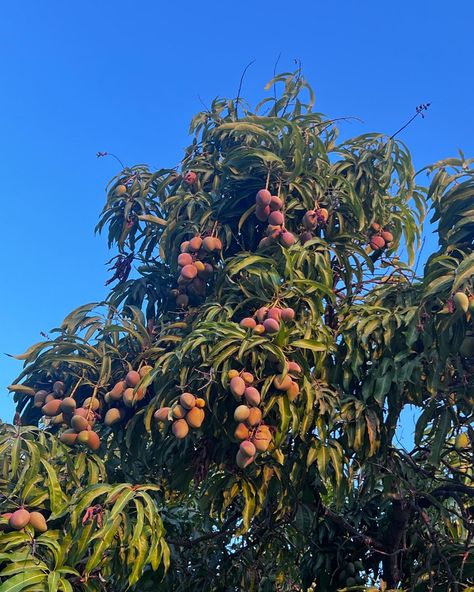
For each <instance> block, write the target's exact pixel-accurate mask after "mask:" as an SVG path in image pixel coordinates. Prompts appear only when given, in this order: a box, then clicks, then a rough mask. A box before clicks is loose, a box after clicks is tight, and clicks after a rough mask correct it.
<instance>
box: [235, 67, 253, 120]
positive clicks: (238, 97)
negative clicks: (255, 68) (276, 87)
mask: <svg viewBox="0 0 474 592" xmlns="http://www.w3.org/2000/svg"><path fill="white" fill-rule="evenodd" d="M254 63H255V60H252V61H251V62H249V63H248V64H247V65H246V66H245V68H244V71H243V72H242V76H241V77H240V84H239V90H238V92H237V98H236V99H235V117H236V119H238V118H239V114H238V109H239V101H240V91H241V90H242V84H243V83H244V77H245V73H246V72H247V70H248V69H249V68H250V66H251V65H252V64H254Z"/></svg>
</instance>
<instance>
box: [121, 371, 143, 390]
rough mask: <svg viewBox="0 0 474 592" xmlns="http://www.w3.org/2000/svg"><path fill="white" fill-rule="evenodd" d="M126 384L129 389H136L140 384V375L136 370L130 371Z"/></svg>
mask: <svg viewBox="0 0 474 592" xmlns="http://www.w3.org/2000/svg"><path fill="white" fill-rule="evenodd" d="M125 382H126V384H127V386H129V387H132V388H133V387H135V386H137V384H138V383H139V382H140V374H139V373H138V372H136V371H135V370H130V372H127V376H126V377H125Z"/></svg>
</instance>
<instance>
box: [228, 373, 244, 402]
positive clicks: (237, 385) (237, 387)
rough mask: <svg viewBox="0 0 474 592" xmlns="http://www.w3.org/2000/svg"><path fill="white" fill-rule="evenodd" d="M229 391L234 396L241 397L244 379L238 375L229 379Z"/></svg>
mask: <svg viewBox="0 0 474 592" xmlns="http://www.w3.org/2000/svg"><path fill="white" fill-rule="evenodd" d="M230 392H231V393H232V394H233V395H234V397H238V398H240V397H242V395H243V394H244V392H245V381H244V379H243V378H241V377H240V376H234V378H232V379H231V381H230Z"/></svg>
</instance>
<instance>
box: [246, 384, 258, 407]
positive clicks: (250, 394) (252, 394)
mask: <svg viewBox="0 0 474 592" xmlns="http://www.w3.org/2000/svg"><path fill="white" fill-rule="evenodd" d="M244 395H245V400H246V401H247V403H248V404H249V405H250V406H251V407H257V406H258V405H260V401H261V396H260V393H259V391H258V390H257V389H256V388H255V387H253V386H248V387H247V388H246V389H245V393H244Z"/></svg>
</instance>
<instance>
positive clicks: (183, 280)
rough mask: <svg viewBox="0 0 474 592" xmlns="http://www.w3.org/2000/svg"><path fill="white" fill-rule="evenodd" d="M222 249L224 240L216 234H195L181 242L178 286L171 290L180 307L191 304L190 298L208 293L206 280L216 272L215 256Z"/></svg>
mask: <svg viewBox="0 0 474 592" xmlns="http://www.w3.org/2000/svg"><path fill="white" fill-rule="evenodd" d="M221 250H222V242H221V240H220V239H219V238H217V237H216V236H212V235H209V236H205V237H204V238H203V237H201V236H199V235H198V236H194V237H193V238H192V239H190V240H188V241H184V242H182V243H181V246H180V251H181V253H180V254H179V256H178V266H179V272H180V273H179V277H178V281H177V283H178V287H177V288H174V289H173V290H172V291H171V295H172V296H173V297H174V298H175V300H176V305H177V306H178V307H179V308H184V307H186V306H187V305H188V304H189V299H190V298H195V299H198V300H199V299H200V298H202V297H203V296H205V295H206V282H207V281H208V280H209V278H210V277H211V276H212V274H213V272H214V257H215V256H216V255H218V254H219V253H220V251H221Z"/></svg>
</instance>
